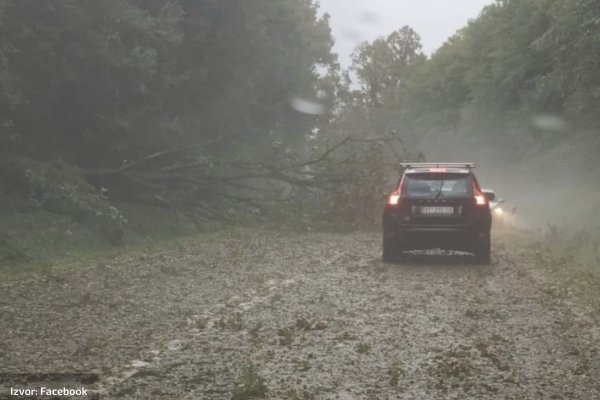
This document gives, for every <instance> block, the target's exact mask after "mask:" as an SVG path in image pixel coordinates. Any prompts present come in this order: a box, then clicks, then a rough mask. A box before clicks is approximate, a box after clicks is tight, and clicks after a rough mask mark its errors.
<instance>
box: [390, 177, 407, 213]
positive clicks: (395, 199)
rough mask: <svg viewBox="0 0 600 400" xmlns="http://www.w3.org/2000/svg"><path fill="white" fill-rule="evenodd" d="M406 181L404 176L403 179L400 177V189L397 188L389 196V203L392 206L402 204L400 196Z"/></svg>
mask: <svg viewBox="0 0 600 400" xmlns="http://www.w3.org/2000/svg"><path fill="white" fill-rule="evenodd" d="M403 183H404V176H403V177H402V179H400V184H399V185H398V189H396V191H394V192H392V193H391V194H390V195H389V197H388V201H387V203H388V205H390V206H397V205H398V204H400V196H401V192H402V184H403Z"/></svg>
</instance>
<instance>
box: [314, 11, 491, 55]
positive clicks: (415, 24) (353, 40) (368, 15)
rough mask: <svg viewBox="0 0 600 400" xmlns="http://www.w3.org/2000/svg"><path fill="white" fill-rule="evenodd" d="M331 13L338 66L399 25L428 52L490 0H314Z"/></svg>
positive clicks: (477, 13)
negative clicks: (363, 45) (364, 44)
mask: <svg viewBox="0 0 600 400" xmlns="http://www.w3.org/2000/svg"><path fill="white" fill-rule="evenodd" d="M318 1H319V3H320V4H321V11H322V12H327V13H329V15H331V21H330V24H331V29H332V31H333V36H334V38H335V41H336V44H335V48H334V50H335V51H336V52H337V53H338V54H339V56H340V63H341V64H342V66H348V65H349V63H350V54H351V53H352V51H353V50H354V48H356V46H358V45H359V44H360V43H362V42H364V41H365V40H369V41H371V40H373V39H375V38H377V37H379V36H383V35H388V34H389V33H391V32H393V31H395V30H397V29H399V28H401V27H403V26H404V25H409V26H411V27H412V28H413V29H414V30H416V31H417V32H418V33H419V35H421V40H422V43H423V51H424V52H425V53H426V54H428V55H430V54H431V53H433V52H434V51H435V50H436V49H437V48H439V47H440V46H441V45H442V44H443V43H444V42H445V41H446V39H448V38H449V37H450V36H452V35H453V34H454V33H455V32H456V31H457V30H458V29H460V28H462V27H464V26H465V25H466V24H467V22H468V21H469V20H470V19H473V18H476V17H477V16H478V15H479V13H480V12H481V10H482V9H483V7H484V6H486V5H488V4H491V3H493V2H494V0H318Z"/></svg>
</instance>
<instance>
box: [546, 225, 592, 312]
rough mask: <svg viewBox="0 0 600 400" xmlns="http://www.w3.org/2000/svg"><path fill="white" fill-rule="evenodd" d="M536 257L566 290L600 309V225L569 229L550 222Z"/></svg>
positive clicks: (584, 303) (566, 292) (584, 302)
mask: <svg viewBox="0 0 600 400" xmlns="http://www.w3.org/2000/svg"><path fill="white" fill-rule="evenodd" d="M536 257H537V259H538V260H539V261H540V262H541V263H542V264H543V265H545V266H547V268H548V270H549V271H550V272H551V273H552V276H553V277H554V278H555V280H556V282H557V284H558V287H559V289H560V290H561V291H562V292H563V293H564V294H566V295H568V296H569V297H572V298H574V299H576V300H577V301H578V303H580V304H583V305H585V306H587V307H590V308H591V309H592V310H593V311H594V312H600V297H599V296H598V293H600V228H599V229H595V230H585V231H577V232H570V231H567V230H560V229H558V228H556V227H552V226H551V227H550V228H549V229H548V231H547V232H546V233H545V234H544V236H543V238H542V240H541V241H540V242H539V244H538V245H537V248H536Z"/></svg>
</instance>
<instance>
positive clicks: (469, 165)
mask: <svg viewBox="0 0 600 400" xmlns="http://www.w3.org/2000/svg"><path fill="white" fill-rule="evenodd" d="M400 166H401V167H403V168H444V167H446V168H469V169H473V168H475V167H476V166H477V165H476V164H475V163H470V162H467V163H464V162H463V163H456V162H454V163H452V162H450V163H448V162H430V163H429V162H417V163H400Z"/></svg>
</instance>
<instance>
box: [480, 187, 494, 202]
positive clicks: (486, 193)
mask: <svg viewBox="0 0 600 400" xmlns="http://www.w3.org/2000/svg"><path fill="white" fill-rule="evenodd" d="M481 192H482V193H483V195H484V196H485V198H486V199H487V200H488V201H494V200H495V199H496V193H494V191H493V190H489V189H483V190H482V191H481Z"/></svg>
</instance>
